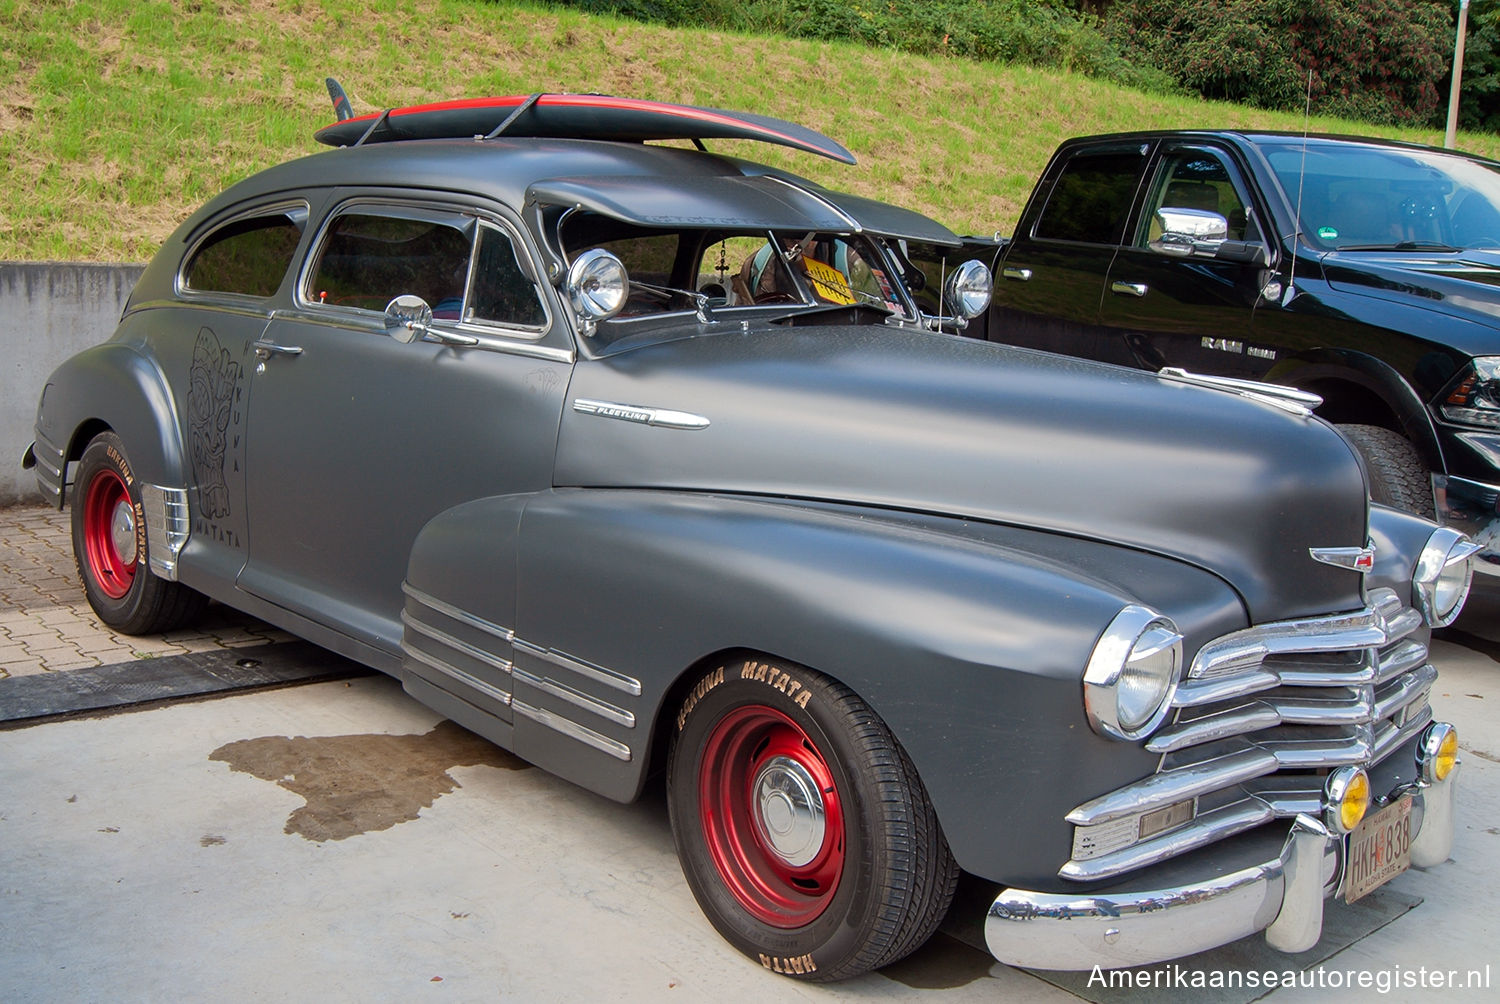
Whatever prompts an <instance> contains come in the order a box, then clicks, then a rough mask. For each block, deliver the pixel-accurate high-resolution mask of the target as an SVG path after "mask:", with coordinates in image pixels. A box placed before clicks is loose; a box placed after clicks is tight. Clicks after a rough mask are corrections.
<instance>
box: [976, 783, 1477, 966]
mask: <svg viewBox="0 0 1500 1004" xmlns="http://www.w3.org/2000/svg"><path fill="white" fill-rule="evenodd" d="M1458 775H1459V767H1457V766H1455V767H1454V769H1453V771H1452V772H1451V773H1450V774H1449V775H1448V777H1447V778H1446V779H1444V780H1443V781H1440V782H1438V783H1436V784H1432V785H1423V786H1421V787H1420V788H1419V789H1418V790H1417V792H1416V795H1415V803H1414V804H1413V811H1412V825H1413V826H1414V827H1415V828H1416V832H1415V833H1414V834H1413V836H1412V846H1411V863H1412V865H1413V866H1415V867H1418V868H1427V867H1431V866H1432V865H1436V864H1440V863H1442V862H1443V861H1446V860H1447V859H1448V855H1449V853H1450V852H1451V851H1452V849H1453V796H1454V788H1455V786H1456V783H1457V781H1458ZM1419 807H1420V810H1421V821H1420V823H1419V822H1418V819H1417V814H1418V808H1419ZM1343 840H1344V838H1343V837H1342V836H1341V835H1339V834H1336V833H1332V832H1330V831H1329V829H1328V828H1327V827H1326V826H1324V825H1323V823H1321V822H1319V821H1318V820H1316V819H1314V818H1313V817H1312V816H1309V815H1300V816H1298V817H1297V818H1296V820H1295V821H1294V822H1293V824H1292V831H1291V834H1290V835H1289V836H1288V837H1287V840H1286V844H1285V845H1284V846H1283V847H1282V850H1281V854H1280V855H1279V856H1278V857H1276V858H1274V859H1272V860H1270V861H1267V862H1265V863H1264V864H1260V865H1254V866H1251V867H1249V868H1244V869H1241V870H1240V871H1237V872H1234V873H1232V874H1229V875H1225V876H1222V877H1220V878H1216V879H1212V880H1209V881H1205V882H1201V883H1192V884H1188V885H1178V886H1174V887H1171V888H1166V889H1150V890H1134V891H1129V892H1103V893H1092V894H1088V895H1080V896H1072V895H1067V894H1059V893H1039V892H1029V891H1027V890H1024V889H1004V890H1002V891H1001V893H1000V895H999V896H998V897H996V899H995V902H994V903H993V904H992V905H991V906H990V910H989V915H988V916H987V917H986V918H985V922H984V940H985V944H986V945H987V946H988V947H989V950H990V954H991V955H993V956H994V957H995V958H997V959H999V960H1000V961H1001V962H1004V963H1006V964H1007V965H1011V966H1021V967H1023V968H1027V969H1063V970H1091V969H1093V968H1094V967H1096V966H1098V967H1100V968H1103V969H1119V968H1123V967H1126V966H1143V965H1148V964H1150V963H1153V962H1163V961H1166V960H1168V959H1177V958H1182V957H1183V956H1186V955H1192V954H1194V953H1195V952H1202V951H1206V950H1208V949H1210V948H1217V947H1218V946H1220V945H1225V944H1228V943H1229V942H1231V941H1238V940H1239V939H1240V938H1245V937H1248V936H1250V935H1252V934H1254V933H1256V932H1257V931H1265V932H1266V942H1267V943H1268V944H1269V945H1270V946H1271V947H1272V948H1275V949H1278V950H1280V951H1283V952H1302V951H1306V950H1307V949H1309V948H1311V947H1313V945H1315V944H1317V942H1318V938H1319V937H1320V936H1321V934H1322V931H1323V901H1324V899H1325V898H1326V897H1328V896H1332V895H1336V894H1337V893H1338V891H1339V886H1340V885H1341V884H1342V876H1341V875H1338V874H1336V872H1337V869H1338V865H1339V862H1340V860H1341V855H1340V854H1339V849H1340V847H1341V845H1342V843H1343Z"/></svg>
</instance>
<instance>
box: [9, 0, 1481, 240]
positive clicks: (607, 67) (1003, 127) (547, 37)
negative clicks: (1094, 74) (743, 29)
mask: <svg viewBox="0 0 1500 1004" xmlns="http://www.w3.org/2000/svg"><path fill="white" fill-rule="evenodd" d="M328 75H331V76H335V77H338V78H339V79H340V80H342V81H343V83H344V86H345V88H346V89H347V90H348V91H349V93H350V95H351V97H352V98H353V99H354V103H355V108H356V110H357V111H372V110H376V109H378V108H381V107H385V106H389V105H405V104H414V103H419V102H423V101H430V100H440V99H446V98H454V97H467V96H476V95H482V94H510V93H517V92H520V93H525V92H529V91H534V90H567V91H600V92H604V93H612V94H623V95H628V96H632V97H644V98H653V99H657V100H664V101H681V102H687V103H691V104H704V105H711V106H717V107H724V108H739V109H745V110H750V111H758V112H762V113H765V114H771V115H776V116H780V117H783V118H788V119H792V120H794V121H797V122H802V123H804V124H806V125H809V126H812V127H813V128H816V129H820V130H822V131H824V132H826V133H828V134H829V135H831V136H833V137H835V138H836V139H839V140H840V141H842V142H843V143H844V144H845V145H846V146H848V147H849V148H850V149H851V150H852V151H854V153H855V155H856V156H857V157H858V158H859V164H858V165H857V166H855V167H844V166H842V165H838V164H835V163H832V162H830V161H824V160H820V159H818V158H816V157H812V156H810V155H806V154H799V153H795V152H791V151H782V150H781V149H780V148H777V147H765V146H758V145H755V144H746V143H735V142H728V141H721V142H717V143H714V144H712V146H713V148H714V149H717V150H722V151H725V152H730V153H734V154H737V155H740V156H746V157H750V158H753V159H756V160H761V161H765V162H769V163H774V164H777V165H779V166H782V167H786V168H789V169H791V170H794V171H797V172H799V173H801V174H804V175H807V176H809V177H811V178H813V179H815V180H817V181H819V182H822V183H824V184H827V185H829V186H831V187H834V188H840V189H845V190H848V191H853V192H858V193H860V194H864V195H871V196H876V197H879V198H884V199H888V200H890V201H893V202H898V203H901V204H904V205H908V206H912V207H914V208H917V209H921V210H923V211H925V212H927V213H928V214H930V215H932V216H935V217H937V218H938V219H939V220H942V221H943V222H944V223H947V224H948V225H949V226H951V227H953V228H954V229H956V230H959V231H961V232H972V233H992V232H994V231H997V230H998V231H1004V232H1009V230H1010V228H1011V227H1012V226H1013V225H1014V223H1015V220H1016V217H1017V215H1019V213H1020V210H1021V205H1022V203H1023V202H1024V201H1025V199H1026V195H1027V193H1028V192H1029V191H1030V188H1031V184H1032V181H1033V180H1034V179H1035V177H1036V175H1037V173H1038V172H1039V171H1040V170H1041V168H1042V166H1043V164H1044V163H1045V162H1046V159H1047V156H1048V155H1049V154H1050V153H1051V152H1052V149H1053V147H1055V146H1056V145H1057V143H1058V141H1060V140H1061V139H1063V138H1064V137H1067V136H1072V135H1078V134H1081V133H1091V132H1108V131H1115V130H1122V129H1135V128H1174V127H1190V126H1201V127H1258V128H1277V129H1294V130H1298V129H1301V128H1302V126H1303V122H1302V116H1301V114H1300V111H1299V110H1292V111H1289V112H1287V113H1276V112H1266V111H1260V110H1255V109H1248V108H1242V107H1239V106H1234V105H1226V104H1215V103H1210V102H1204V101H1200V100H1197V99H1190V98H1173V97H1163V96H1160V95H1148V94H1140V93H1135V92H1130V91H1125V90H1122V89H1120V88H1118V87H1115V86H1113V85H1108V84H1103V83H1100V82H1098V81H1094V80H1090V79H1088V78H1085V77H1081V76H1077V75H1073V74H1068V73H1064V72H1061V71H1054V70H1041V69H1034V68H1029V67H1020V66H999V65H981V64H974V63H970V62H967V61H964V60H961V59H926V58H918V57H913V56H909V55H903V54H899V53H895V52H890V51H883V50H870V49H866V48H862V47H858V46H853V45H836V44H825V43H814V42H794V41H788V40H785V39H780V38H764V37H753V36H742V35H733V34H728V33H723V32H708V31H684V30H676V29H667V28H657V27H651V26H646V25H641V24H638V23H635V22H631V21H622V20H614V19H610V18H603V17H596V16H589V15H584V14H580V13H578V12H576V11H572V10H568V9H563V8H555V9H554V8H548V7H544V6H538V5H535V4H508V3H490V2H482V0H439V2H437V3H430V2H424V3H416V2H411V0H362V2H353V0H331V2H328V3H321V4H319V3H311V2H304V0H250V2H247V3H232V2H228V0H221V2H217V3H216V2H213V0H190V2H183V0H176V2H168V0H159V2H141V0H86V2H67V0H0V160H3V162H4V164H5V165H6V184H4V185H3V186H0V260H46V259H66V260H95V261H109V260H141V259H145V258H147V257H149V256H150V255H151V253H152V252H153V251H154V250H155V249H156V247H157V246H158V245H159V243H160V242H161V241H162V239H163V238H165V237H166V236H167V234H169V233H170V232H171V231H172V229H173V228H174V227H175V226H176V225H177V223H178V222H180V221H181V220H182V219H183V218H184V217H186V216H187V215H188V213H190V212H191V211H192V210H193V209H194V208H196V207H197V206H198V205H199V204H201V203H202V202H203V201H205V200H206V199H207V198H208V197H210V196H211V195H213V194H214V193H215V192H217V191H219V190H221V189H223V188H224V187H225V186H226V185H228V184H230V183H231V182H233V181H236V180H238V179H239V178H242V177H244V176H246V175H248V174H250V173H252V172H254V171H256V170H259V169H261V168H263V167H267V166H269V165H271V164H274V163H278V162H280V161H284V160H288V159H291V158H293V157H297V156H301V155H304V154H308V153H313V152H316V150H317V149H318V146H317V144H316V143H314V142H313V139H312V133H313V130H314V129H316V128H317V127H319V126H321V125H324V124H326V123H327V122H328V121H329V120H330V119H331V117H332V114H331V111H330V106H329V103H328V100H327V97H326V95H325V93H324V91H323V86H322V79H323V77H324V76H328ZM1311 128H1312V129H1313V130H1314V131H1326V132H1360V133H1366V134H1372V133H1373V134H1376V135H1382V136H1397V137H1400V138H1403V139H1410V140H1415V141H1418V142H1425V143H1434V144H1438V143H1441V141H1442V136H1441V133H1440V132H1436V131H1433V130H1417V131H1412V130H1406V131H1402V130H1394V129H1384V128H1375V127H1367V126H1362V125H1359V124H1356V123H1350V122H1341V121H1338V120H1334V119H1324V118H1315V119H1313V120H1312V122H1311ZM1459 146H1460V147H1462V148H1464V149H1467V150H1471V151H1474V152H1477V153H1483V154H1486V155H1489V156H1496V155H1500V137H1495V136H1489V135H1461V136H1460V137H1459Z"/></svg>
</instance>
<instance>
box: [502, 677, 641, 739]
mask: <svg viewBox="0 0 1500 1004" xmlns="http://www.w3.org/2000/svg"><path fill="white" fill-rule="evenodd" d="M515 679H516V682H517V683H525V684H528V685H530V686H533V687H535V688H536V689H537V690H540V691H541V692H542V693H544V694H550V695H551V696H553V697H556V698H557V699H558V700H561V701H567V702H568V703H569V704H571V705H573V706H574V707H579V708H582V709H583V710H585V711H588V712H591V713H593V714H596V715H598V716H599V717H600V718H604V719H607V720H609V721H611V722H614V723H615V724H616V725H623V726H625V727H626V728H627V729H633V728H635V715H633V714H631V713H630V712H629V711H626V710H625V709H624V708H617V707H615V706H614V705H613V704H609V703H607V702H605V701H600V700H596V699H595V698H592V697H590V696H589V695H587V694H582V693H579V692H578V691H576V690H574V689H573V688H572V687H569V686H567V685H566V684H562V683H558V682H557V681H556V680H551V679H547V678H546V677H541V676H536V675H534V674H532V673H528V672H526V670H524V669H518V670H516V672H515Z"/></svg>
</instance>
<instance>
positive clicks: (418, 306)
mask: <svg viewBox="0 0 1500 1004" xmlns="http://www.w3.org/2000/svg"><path fill="white" fill-rule="evenodd" d="M431 327H432V308H431V307H429V306H428V305H427V301H426V300H424V299H422V298H421V297H420V296H416V295H414V294H411V293H403V294H402V295H401V296H398V297H396V298H395V299H394V300H392V301H391V302H390V303H387V304H386V305H385V333H386V334H388V335H390V336H391V337H392V338H394V339H395V340H396V341H398V342H401V343H402V344H403V345H405V344H409V343H411V342H414V341H416V340H417V339H418V338H421V337H423V336H424V335H426V334H427V332H428V330H429V329H430V328H431Z"/></svg>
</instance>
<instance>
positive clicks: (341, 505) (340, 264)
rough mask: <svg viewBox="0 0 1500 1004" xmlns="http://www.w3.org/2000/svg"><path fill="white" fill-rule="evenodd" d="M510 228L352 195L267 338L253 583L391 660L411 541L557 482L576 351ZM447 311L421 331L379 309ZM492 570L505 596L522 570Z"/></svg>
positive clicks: (255, 384) (253, 406)
mask: <svg viewBox="0 0 1500 1004" xmlns="http://www.w3.org/2000/svg"><path fill="white" fill-rule="evenodd" d="M534 262H535V259H534V258H533V257H532V255H531V252H530V251H529V250H528V248H527V246H526V244H525V241H524V240H523V238H522V237H521V230H520V228H519V227H518V226H516V225H515V224H514V221H513V220H510V219H507V218H504V217H502V216H500V215H495V216H485V215H475V214H473V213H464V212H460V211H459V210H458V209H457V208H456V207H451V206H447V205H442V204H434V203H430V202H425V201H414V200H405V199H401V198H399V197H384V198H374V197H371V196H353V197H350V198H347V199H343V200H340V201H339V202H338V203H337V205H336V208H335V209H334V210H333V211H332V212H331V213H330V214H329V216H328V218H327V220H326V221H325V222H324V223H323V225H322V227H321V231H320V233H319V235H318V236H317V238H316V239H315V241H314V242H313V245H312V251H311V254H310V255H309V257H308V260H307V264H306V265H305V266H304V268H303V271H302V275H301V278H300V280H299V287H298V290H297V297H296V307H295V309H293V310H291V311H288V312H286V313H285V314H283V315H278V316H277V317H275V318H274V319H273V320H272V322H271V324H270V326H269V327H268V328H267V330H266V332H265V334H264V335H263V336H262V338H261V339H259V340H258V341H257V343H256V344H257V348H258V352H259V355H260V356H261V358H260V359H259V360H258V362H257V364H256V368H255V372H254V375H253V377H252V386H251V393H250V406H249V429H248V440H249V447H248V457H247V463H248V472H249V474H248V479H247V485H246V492H247V501H248V513H249V533H248V537H249V560H248V562H247V564H246V567H245V570H244V572H243V573H242V575H241V577H240V580H239V585H240V586H241V588H243V589H245V590H247V591H249V592H252V593H255V594H256V595H259V596H261V597H263V598H265V599H268V600H271V601H272V602H275V603H277V604H279V605H281V606H283V607H285V608H287V609H289V610H292V611H294V612H296V613H299V614H302V615H303V616H306V617H309V618H312V619H313V620H316V621H318V622H320V623H323V624H326V625H329V626H331V627H334V628H335V629H337V630H339V631H341V632H343V633H344V634H346V635H348V636H350V637H352V638H354V639H356V640H357V641H360V642H363V643H365V644H369V645H373V646H375V647H377V648H379V649H381V650H383V651H386V652H388V653H394V652H396V651H398V649H399V644H400V638H401V624H400V611H401V608H402V605H403V596H402V582H403V579H404V577H405V572H406V563H407V557H408V553H409V551H410V547H411V543H412V541H413V539H414V538H415V536H416V534H417V532H418V531H419V530H420V529H421V528H422V526H423V525H424V524H426V523H427V522H428V521H429V520H430V519H431V518H432V517H433V516H435V515H436V514H438V513H440V512H442V511H444V510H446V509H449V508H451V507H453V506H455V505H458V504H460V503H462V502H466V501H469V500H472V499H477V498H484V497H488V496H494V495H504V494H510V493H518V492H529V491H536V490H539V489H543V488H547V487H550V485H551V483H552V463H553V447H554V444H555V442H556V439H557V428H558V423H559V419H560V415H561V410H562V402H563V396H564V393H565V392H566V389H567V385H568V378H569V375H570V371H571V365H572V359H573V353H572V346H571V341H570V338H571V336H570V335H569V333H568V332H567V331H566V330H565V329H564V328H563V327H562V326H561V325H560V324H558V323H556V318H557V317H558V313H557V311H556V309H555V306H554V305H553V304H552V303H551V302H550V301H549V298H548V294H547V292H546V290H545V289H544V288H543V287H542V286H541V284H539V283H538V282H536V276H538V275H539V274H540V273H539V272H538V271H537V268H536V266H535V264H534ZM403 294H414V295H417V296H420V297H422V298H423V299H424V300H426V301H427V302H428V303H429V304H430V305H431V306H433V307H434V320H433V322H432V327H431V330H430V332H428V333H427V334H426V335H425V337H423V338H418V339H416V340H415V341H412V342H410V343H402V342H401V341H398V340H396V339H394V338H392V337H391V336H390V335H389V334H387V329H386V325H385V319H384V313H383V311H384V308H385V306H386V304H387V303H388V302H389V301H390V300H391V299H392V298H394V297H396V296H398V295H403ZM508 578H509V580H511V581H510V582H507V573H506V570H503V569H496V581H497V588H498V589H500V590H502V591H504V590H505V589H507V588H508V587H510V586H513V579H514V574H513V571H512V572H511V574H510V575H509V576H508Z"/></svg>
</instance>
